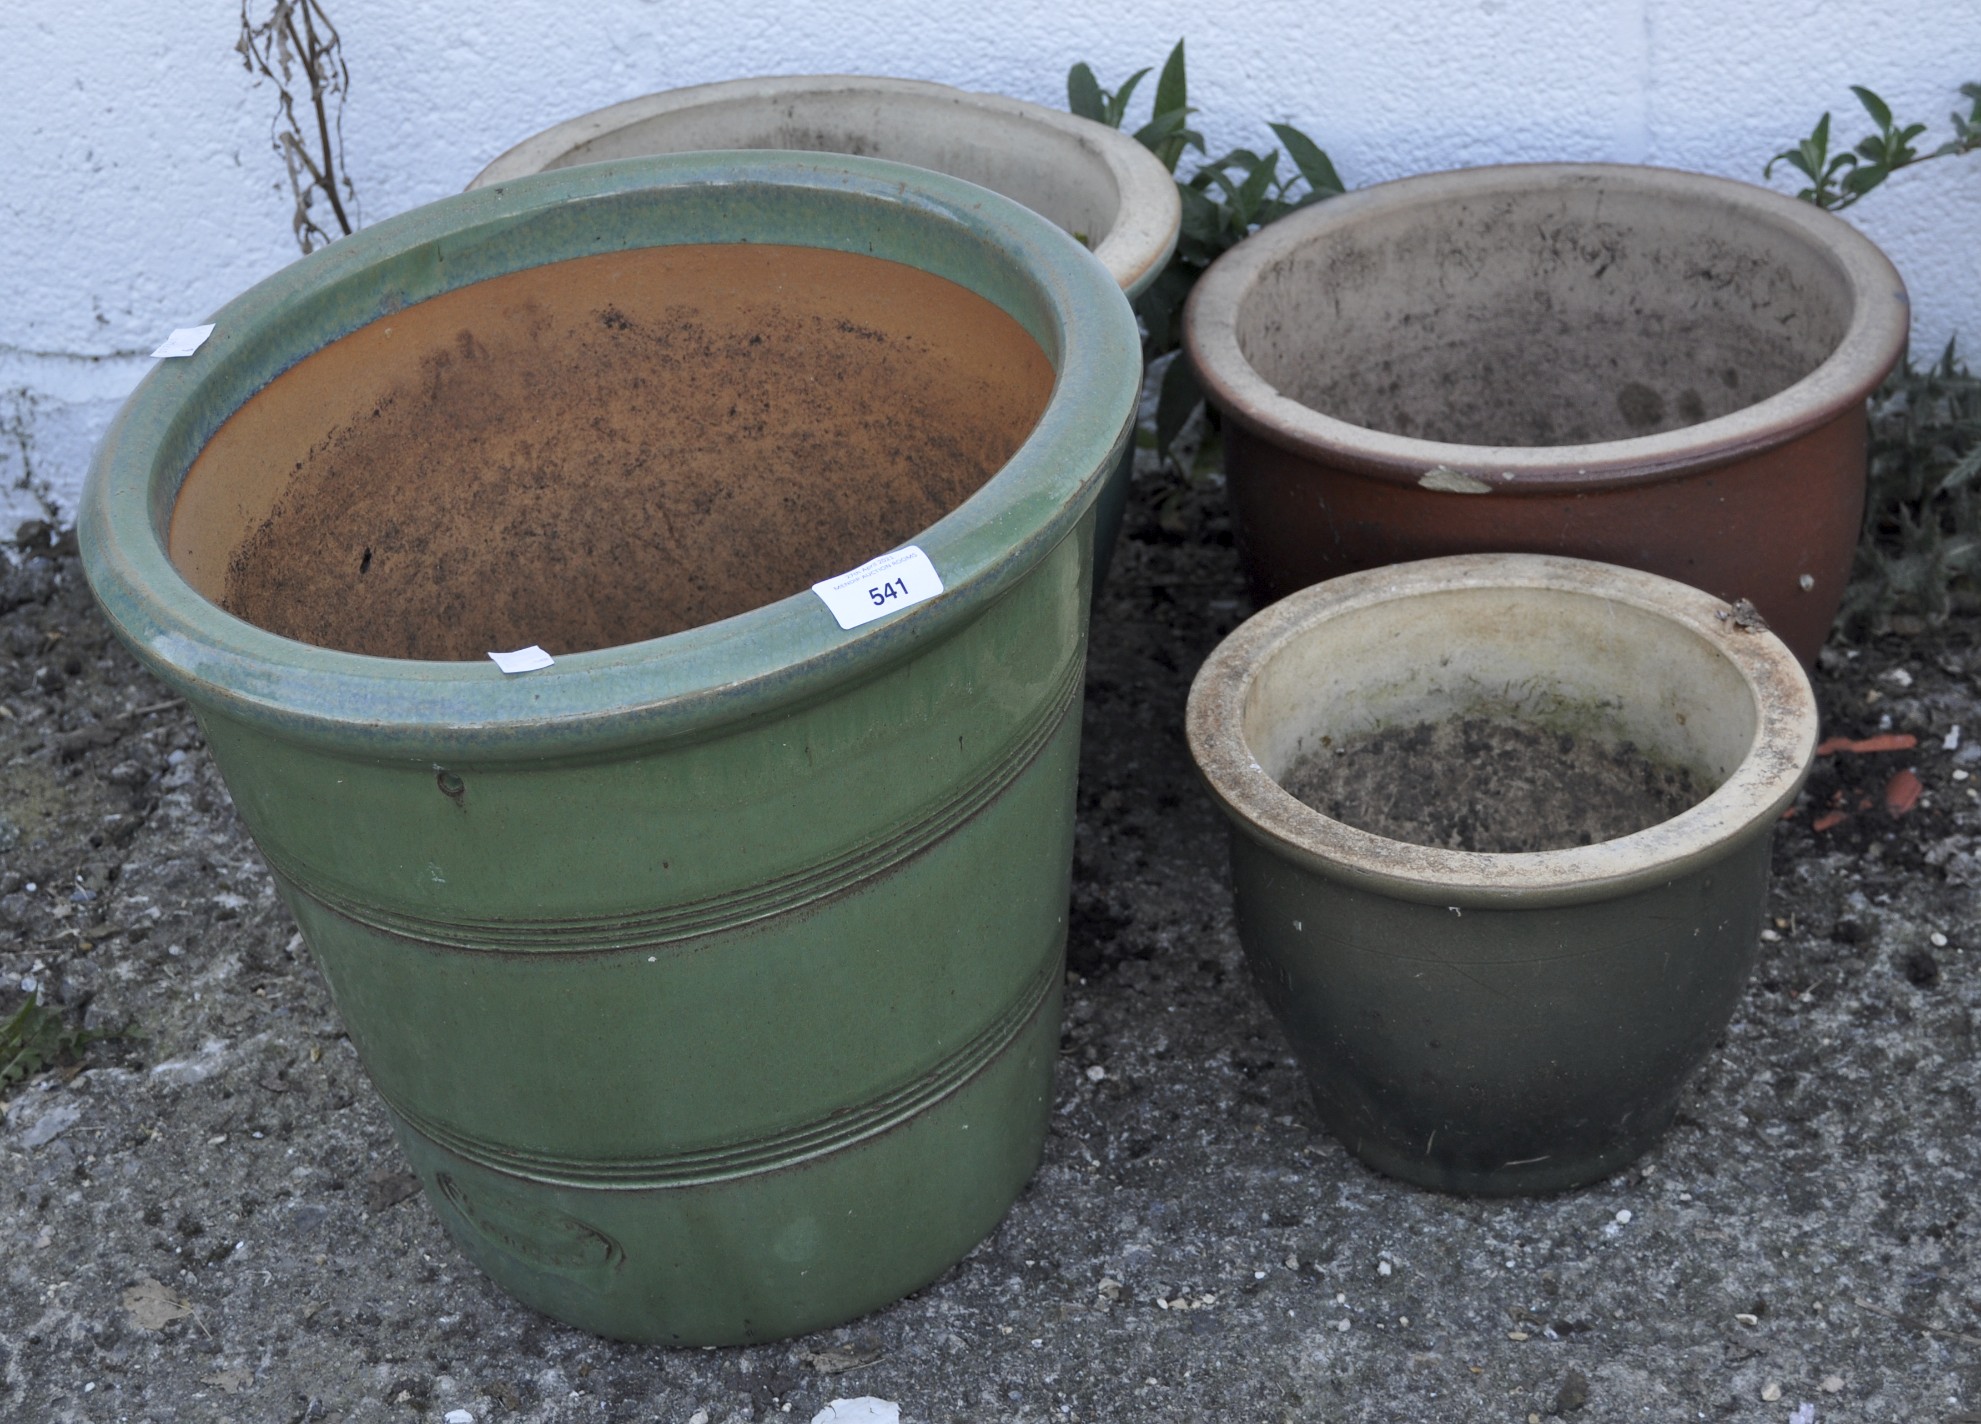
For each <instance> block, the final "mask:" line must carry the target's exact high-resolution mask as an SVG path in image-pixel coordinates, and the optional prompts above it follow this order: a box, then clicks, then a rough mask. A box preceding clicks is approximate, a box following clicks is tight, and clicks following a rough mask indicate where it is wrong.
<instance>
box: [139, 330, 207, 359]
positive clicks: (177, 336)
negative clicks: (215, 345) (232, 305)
mask: <svg viewBox="0 0 1981 1424" xmlns="http://www.w3.org/2000/svg"><path fill="white" fill-rule="evenodd" d="M211 335H213V323H212V322H208V323H207V324H206V325H205V326H182V327H180V328H179V329H178V330H177V331H175V332H173V333H172V334H171V335H170V336H168V337H166V338H165V344H164V345H163V346H161V347H159V348H158V349H157V350H156V351H154V352H152V353H151V354H152V355H154V356H190V355H192V354H193V352H195V351H197V350H199V349H200V346H201V345H202V344H203V343H204V342H205V341H206V338H207V337H209V336H211Z"/></svg>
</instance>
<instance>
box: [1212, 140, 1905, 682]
mask: <svg viewBox="0 0 1981 1424" xmlns="http://www.w3.org/2000/svg"><path fill="white" fill-rule="evenodd" d="M1906 325H1907V303H1906V296H1905V287H1904V284H1903V283H1902V282H1901V280H1900V279H1899V275H1898V272H1897V271H1896V270H1895V269H1894V268H1893V267H1892V265H1891V263H1890V262H1888V261H1887V260H1886V259H1885V257H1884V255H1883V254H1882V253H1880V252H1879V251H1878V249H1877V248H1876V247H1874V246H1873V245H1872V244H1871V243H1870V242H1869V241H1868V240H1866V239H1865V238H1864V237H1862V236H1860V235H1859V234H1858V233H1857V232H1856V231H1855V230H1854V229H1852V228H1851V227H1850V226H1849V225H1847V224H1846V223H1844V222H1843V221H1842V220H1841V219H1838V218H1836V217H1833V216H1832V215H1830V214H1828V213H1825V212H1822V211H1820V210H1818V209H1816V208H1813V207H1811V206H1809V205H1808V204H1806V203H1801V202H1797V201H1794V200H1792V199H1789V198H1785V197H1782V196H1781V195H1779V194H1776V193H1771V192H1769V191H1767V190H1765V189H1762V188H1756V187H1753V186H1751V185H1748V184H1745V183H1736V182H1732V181H1730V180H1727V179H1723V178H1709V177H1704V176H1701V175H1698V174H1692V173H1680V172H1674V171H1671V170H1666V169H1656V168H1640V167H1624V166H1610V165H1595V164H1584V165H1565V164H1534V165H1518V166H1509V167H1499V168H1481V169H1472V170H1467V171H1464V172H1456V173H1440V174H1432V175H1429V176H1426V177H1420V178H1406V179H1403V180H1401V181H1399V182H1395V183H1386V184H1382V185H1380V186H1378V187H1374V188H1369V189H1365V190H1364V191H1362V192H1358V193H1351V194H1348V195H1346V196H1344V197H1340V198H1335V199H1333V200H1331V201H1329V202H1327V203H1324V204H1321V205H1320V206H1318V207H1314V208H1309V209H1304V210H1302V211H1300V212H1298V213H1295V214H1293V215H1292V216H1290V217H1288V218H1286V219H1284V220H1283V221H1281V222H1278V223H1275V224H1274V225H1273V226H1271V227H1269V228H1267V229H1265V230H1264V231H1262V232H1260V233H1259V234H1258V235H1256V236H1255V237H1253V238H1251V239H1250V240H1248V241H1246V242H1244V243H1242V244H1240V245H1239V246H1238V247H1235V248H1233V249H1232V250H1231V251H1230V252H1229V253H1227V254H1226V255H1225V256H1224V257H1223V258H1221V259H1220V260H1219V261H1218V262H1217V263H1216V264H1214V265H1213V266H1212V267H1211V269H1210V270H1209V271H1208V272H1207V273H1206V274H1205V275H1204V278H1203V280H1202V281H1200V282H1199V283H1198V285H1197V289H1196V291H1195V292H1194V293H1193V294H1192V296H1191V299H1190V303H1189V306H1188V308H1187V310H1186V312H1185V316H1184V327H1185V340H1186V347H1187V351H1188V355H1189V359H1190V360H1191V362H1192V363H1193V364H1194V365H1195V367H1196V369H1197V372H1198V374H1199V375H1200V376H1201V378H1202V380H1203V383H1204V386H1205V389H1206V391H1207V392H1208V393H1209V396H1210V399H1211V401H1212V403H1213V404H1214V405H1216V406H1217V408H1218V409H1219V410H1220V411H1222V412H1223V413H1224V416H1225V418H1226V423H1225V454H1226V471H1227V476H1228V479H1229V482H1230V490H1231V501H1232V508H1233V513H1234V516H1235V523H1236V527H1237V535H1238V543H1239V549H1240V551H1241V553H1242V554H1243V556H1244V560H1245V566H1246V569H1247V572H1248V574H1249V576H1250V578H1251V580H1252V586H1253V592H1254V595H1255V596H1256V597H1257V598H1258V599H1259V600H1260V601H1261V602H1266V601H1271V600H1274V599H1278V598H1281V597H1283V596H1285V595H1286V594H1288V593H1291V592H1292V591H1294V590H1295V589H1298V588H1303V587H1305V586H1307V585H1308V584H1312V583H1317V582H1319V581H1321V580H1323V579H1327V578H1332V577H1334V576H1335V575H1337V574H1342V573H1348V572H1351V571H1353V570H1357V569H1363V568H1370V567H1374V566H1376V565H1380V564H1386V563H1394V562H1399V561H1402V560H1407V559H1418V558H1425V557H1429V556H1433V555H1440V554H1455V553H1471V552H1483V551H1494V550H1503V551H1511V552H1528V553H1553V554H1567V555H1572V556H1575V557H1579V558H1585V559H1598V560H1602V561H1604V562H1608V563H1616V564H1624V565H1627V566H1630V567H1634V568H1641V569H1647V570H1649V571H1651V572H1653V573H1659V574H1663V575H1665V576H1666V577H1668V578H1674V579H1678V580H1681V581H1683V582H1685V583H1689V584H1692V585H1694V586H1696V587H1699V588H1702V589H1705V590H1707V591H1708V592H1710V593H1713V594H1716V595H1718V596H1719V597H1721V598H1723V599H1726V600H1728V601H1730V602H1731V601H1734V600H1738V599H1742V598H1745V599H1749V600H1751V601H1752V602H1753V603H1754V604H1755V605H1756V606H1757V607H1758V608H1759V609H1760V610H1761V613H1762V614H1763V616H1764V617H1765V618H1766V619H1767V621H1768V622H1769V624H1770V625H1771V626H1772V627H1773V628H1774V630H1775V631H1776V632H1777V633H1779V634H1780V635H1781V637H1782V639H1783V641H1784V642H1786V643H1787V644H1788V645H1789V647H1791V648H1792V649H1794V651H1795V653H1796V656H1797V657H1799V658H1801V659H1802V660H1803V661H1804V662H1805V663H1807V662H1809V661H1810V660H1812V659H1813V658H1814V657H1815V654H1816V650H1817V649H1818V648H1819V647H1821V646H1822V642H1823V639H1824V637H1825V636H1826V635H1827V633H1828V631H1829V627H1830V623H1831V621H1832V620H1833V619H1834V618H1835V616H1836V611H1837V607H1838V604H1839V603H1840V601H1841V600H1842V597H1843V589H1844V583H1845V580H1846V579H1847V578H1848V576H1849V572H1850V564H1851V555H1852V551H1853V550H1854V548H1855V546H1856V542H1857V534H1858V527H1859V523H1860V521H1861V518H1862V515H1863V508H1864V478H1865V441H1866V420H1865V405H1864V401H1865V397H1866V396H1867V395H1868V394H1869V393H1870V392H1871V391H1872V389H1873V388H1875V387H1876V386H1877V384H1878V382H1879V381H1880V380H1882V379H1883V378H1884V376H1885V373H1886V372H1887V371H1889V370H1890V369H1891V367H1892V365H1893V363H1894V362H1895V361H1897V359H1898V357H1899V353H1900V352H1901V351H1902V350H1903V348H1904V344H1905V336H1906Z"/></svg>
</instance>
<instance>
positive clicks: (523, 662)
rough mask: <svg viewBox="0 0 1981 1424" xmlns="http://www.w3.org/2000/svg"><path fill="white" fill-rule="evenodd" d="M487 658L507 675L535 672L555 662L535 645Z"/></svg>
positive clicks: (494, 654)
mask: <svg viewBox="0 0 1981 1424" xmlns="http://www.w3.org/2000/svg"><path fill="white" fill-rule="evenodd" d="M489 657H491V658H493V659H494V660H495V665H496V666H497V667H499V668H501V669H502V670H503V671H504V672H508V673H517V672H535V671H536V670H537V669H538V668H547V667H549V666H550V665H551V663H553V662H554V661H556V659H554V658H552V657H551V656H550V654H549V653H546V652H545V651H544V650H543V649H542V648H539V647H538V646H537V645H536V644H535V643H532V644H530V645H529V646H528V647H527V648H518V649H516V651H515V652H513V653H490V654H489Z"/></svg>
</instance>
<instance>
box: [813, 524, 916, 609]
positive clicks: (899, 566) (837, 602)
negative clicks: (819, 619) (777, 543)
mask: <svg viewBox="0 0 1981 1424" xmlns="http://www.w3.org/2000/svg"><path fill="white" fill-rule="evenodd" d="M812 592H813V593H816V594H817V595H818V596H819V597H820V598H822V599H824V600H825V606H826V607H827V608H830V609H831V610H832V616H833V617H834V618H837V619H838V620H839V626H840V627H842V628H857V627H859V626H860V625H861V624H862V623H871V622H873V621H874V619H876V618H879V617H881V616H882V615H884V614H888V613H893V612H895V611H896V610H897V609H902V608H912V607H913V606H914V605H915V604H917V603H922V602H925V601H927V600H928V599H931V598H934V597H935V596H936V595H937V594H938V593H941V592H942V575H940V574H938V573H937V572H936V571H935V565H934V564H932V563H930V562H929V556H928V555H927V554H924V553H923V552H922V551H921V550H920V549H919V548H917V547H916V546H915V545H913V544H909V545H907V546H906V547H904V548H900V549H896V550H895V551H894V552H893V553H891V554H882V555H881V556H880V557H879V558H878V559H869V560H868V561H867V562H866V563H864V564H862V565H860V567H859V568H857V569H854V570H853V571H852V572H850V573H843V574H841V575H839V576H838V577H837V578H829V579H827V580H826V581H825V582H824V583H815V584H813V585H812Z"/></svg>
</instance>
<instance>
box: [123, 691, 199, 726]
mask: <svg viewBox="0 0 1981 1424" xmlns="http://www.w3.org/2000/svg"><path fill="white" fill-rule="evenodd" d="M185 705H186V699H185V698H183V697H168V698H166V699H165V700H164V701H163V702H154V703H152V704H151V705H150V706H149V707H133V708H132V709H131V710H130V711H128V712H119V713H118V714H117V715H116V716H115V717H113V718H110V719H109V720H110V721H113V722H128V721H134V720H136V719H137V718H139V717H149V716H150V715H151V714H152V713H154V712H170V711H171V710H172V709H173V708H174V707H183V706H185Z"/></svg>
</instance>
